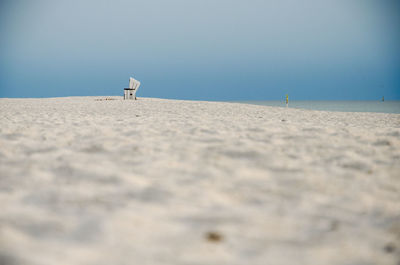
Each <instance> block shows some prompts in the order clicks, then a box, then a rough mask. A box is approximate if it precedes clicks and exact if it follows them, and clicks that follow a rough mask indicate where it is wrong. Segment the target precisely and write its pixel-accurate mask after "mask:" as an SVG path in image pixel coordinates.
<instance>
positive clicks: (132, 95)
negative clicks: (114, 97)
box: [124, 77, 140, 100]
mask: <svg viewBox="0 0 400 265" xmlns="http://www.w3.org/2000/svg"><path fill="white" fill-rule="evenodd" d="M139 86H140V82H139V81H138V80H136V79H135V78H133V77H130V78H129V88H124V99H134V100H136V92H137V90H138V89H139Z"/></svg>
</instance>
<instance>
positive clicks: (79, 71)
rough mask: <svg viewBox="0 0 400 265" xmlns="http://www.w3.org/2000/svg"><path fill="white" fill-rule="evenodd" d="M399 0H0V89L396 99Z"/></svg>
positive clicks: (1, 93) (40, 93)
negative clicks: (136, 84) (132, 83)
mask: <svg viewBox="0 0 400 265" xmlns="http://www.w3.org/2000/svg"><path fill="white" fill-rule="evenodd" d="M399 26H400V1H395V0H393V1H389V0H332V1H329V0H326V1H321V0H313V1H311V0H304V1H296V0H291V1H289V0H276V1H266V0H264V1H261V0H247V1H235V0H229V1H228V0H219V1H215V0H198V1H196V0H170V1H165V0H142V1H136V0H131V1H128V0H127V1H122V0H113V1H111V0H110V1H98V0H86V1H78V0H69V1H61V0H60V1H51V0H47V1H44V0H37V1H28V0H24V1H23V0H0V40H1V41H0V97H56V96H92V95H93V96H99V95H122V92H123V88H124V87H126V86H127V85H128V79H129V76H133V77H135V78H136V79H138V80H140V81H141V83H142V86H141V87H140V89H139V92H138V96H139V97H140V96H142V97H160V98H176V99H196V100H278V99H283V98H284V95H285V94H286V93H288V94H289V95H290V98H291V99H292V100H295V99H298V100H375V99H379V98H381V97H382V96H385V98H386V99H397V100H399V99H400V48H399V47H400V30H399Z"/></svg>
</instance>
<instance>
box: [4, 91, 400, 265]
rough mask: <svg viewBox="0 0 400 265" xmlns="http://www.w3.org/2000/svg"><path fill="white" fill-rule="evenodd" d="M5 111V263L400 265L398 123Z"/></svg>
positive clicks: (191, 110) (272, 114)
mask: <svg viewBox="0 0 400 265" xmlns="http://www.w3.org/2000/svg"><path fill="white" fill-rule="evenodd" d="M96 99H105V98H104V97H76V98H53V99H0V114H1V115H0V209H1V211H0V264H1V265H19V264H30V265H53V264H65V265H71V264H72V265H73V264H79V265H80V264H84V265H102V264H104V265H111V264H112V265H119V264H121V265H122V264H141V265H145V264H177V265H180V264H182V265H183V264H185V265H186V264H217V265H218V264H259V265H265V264H275V265H280V264H285V265H292V264H296V265H298V264H304V265H312V264H315V265H323V264H332V265H338V264H346V265H350V264H354V265H357V264H360V265H361V264H363V265H368V264H393V265H398V264H400V115H399V114H381V113H344V112H324V111H310V110H298V109H291V108H288V109H286V108H279V107H266V106H255V105H246V104H237V103H218V102H198V101H176V100H164V99H150V98H139V100H137V101H123V100H121V97H113V99H114V100H96Z"/></svg>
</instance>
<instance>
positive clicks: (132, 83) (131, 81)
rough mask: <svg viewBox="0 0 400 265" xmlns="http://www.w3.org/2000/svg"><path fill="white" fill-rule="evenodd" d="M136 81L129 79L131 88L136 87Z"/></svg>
mask: <svg viewBox="0 0 400 265" xmlns="http://www.w3.org/2000/svg"><path fill="white" fill-rule="evenodd" d="M135 81H136V80H135V79H134V78H133V77H130V78H129V88H133V86H134V85H135Z"/></svg>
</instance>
